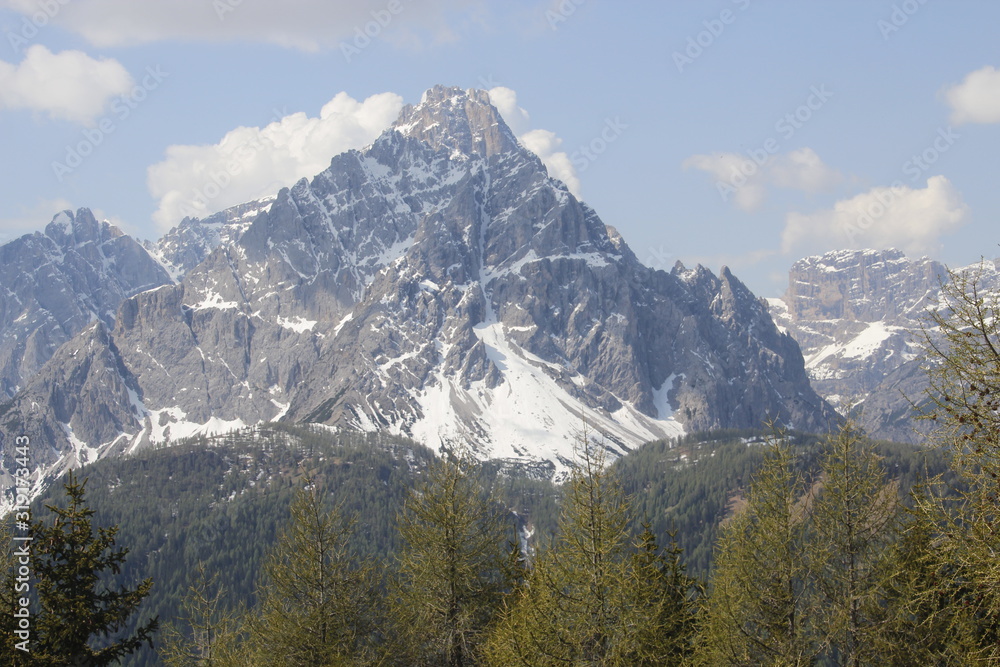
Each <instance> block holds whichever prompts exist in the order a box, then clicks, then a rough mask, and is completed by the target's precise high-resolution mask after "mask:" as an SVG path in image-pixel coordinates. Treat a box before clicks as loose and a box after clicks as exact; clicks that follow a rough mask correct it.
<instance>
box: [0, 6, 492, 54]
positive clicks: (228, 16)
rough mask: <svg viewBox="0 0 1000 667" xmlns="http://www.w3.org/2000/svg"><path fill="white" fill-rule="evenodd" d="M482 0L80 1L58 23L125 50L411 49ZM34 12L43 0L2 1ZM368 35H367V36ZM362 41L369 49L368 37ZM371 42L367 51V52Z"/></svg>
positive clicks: (439, 36)
mask: <svg viewBox="0 0 1000 667" xmlns="http://www.w3.org/2000/svg"><path fill="white" fill-rule="evenodd" d="M481 4H482V2H481V0H421V2H413V1H412V0H285V1H284V2H273V1H270V2H252V1H250V0H142V1H141V2H136V0H73V1H72V2H69V3H63V1H62V0H60V3H59V7H60V8H59V11H58V12H57V13H56V14H55V16H54V18H53V22H54V23H56V24H57V25H60V26H61V27H63V28H66V29H68V30H72V31H74V32H76V33H78V34H80V35H82V36H83V37H84V38H85V39H87V40H88V41H89V42H90V43H91V44H94V45H96V46H100V47H117V46H127V45H134V44H143V43H148V42H155V41H162V40H198V41H208V42H226V41H250V42H264V43H268V44H276V45H278V46H282V47H286V48H294V49H299V50H303V51H319V50H322V49H338V48H340V42H341V41H345V42H346V43H348V44H352V45H354V37H355V36H356V33H355V30H356V29H357V30H360V31H361V35H362V36H363V37H367V38H368V39H370V40H372V41H374V40H379V39H383V38H384V39H387V40H388V41H390V42H393V43H396V44H399V45H402V44H406V45H410V46H418V47H419V46H422V45H423V44H424V42H426V41H430V42H435V43H436V42H439V41H448V40H449V39H452V38H453V31H452V30H451V29H450V28H449V22H450V20H451V16H450V15H451V14H452V13H456V12H462V13H464V14H465V15H466V16H465V18H466V19H467V18H468V16H469V15H470V14H472V15H473V19H475V18H476V17H475V13H476V11H477V10H478V9H479V8H480V5H481ZM0 5H6V6H7V7H9V8H11V9H14V10H16V11H19V12H21V13H23V14H26V15H29V16H30V15H32V14H35V13H38V5H37V0H0ZM366 32H367V33H368V34H367V35H365V33H366ZM359 43H360V44H364V46H367V43H365V42H364V39H363V38H359ZM364 46H362V47H361V48H362V49H363V48H364Z"/></svg>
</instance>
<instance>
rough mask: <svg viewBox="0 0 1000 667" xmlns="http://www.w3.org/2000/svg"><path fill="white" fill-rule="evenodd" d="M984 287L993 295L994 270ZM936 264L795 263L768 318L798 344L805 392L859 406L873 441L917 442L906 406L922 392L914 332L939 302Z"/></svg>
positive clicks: (855, 255)
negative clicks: (807, 381) (808, 383)
mask: <svg viewBox="0 0 1000 667" xmlns="http://www.w3.org/2000/svg"><path fill="white" fill-rule="evenodd" d="M986 268H987V274H986V275H985V276H984V278H985V280H986V284H987V285H988V286H992V288H993V289H998V288H1000V276H998V274H997V273H996V267H995V264H987V266H986ZM945 277H946V270H945V268H944V266H943V265H941V264H939V263H938V262H935V261H933V260H931V259H928V258H926V257H924V258H921V259H916V260H912V259H908V258H907V257H906V256H905V255H904V254H903V253H902V252H900V251H898V250H882V251H876V250H844V251H836V252H830V253H827V254H825V255H822V256H817V257H807V258H805V259H802V260H800V261H798V262H796V263H795V264H794V265H793V266H792V268H791V271H790V272H789V288H788V292H787V293H786V294H785V297H784V298H783V299H773V300H771V308H772V314H773V315H774V317H775V320H776V321H777V322H778V324H779V325H781V326H782V327H784V328H786V329H787V330H788V331H789V332H790V333H791V334H792V336H793V337H794V338H795V339H796V340H797V341H798V342H799V344H800V345H801V347H802V352H803V354H804V356H805V360H806V368H807V370H808V372H809V375H810V378H811V379H812V383H813V386H814V387H815V388H816V391H817V392H819V394H820V395H822V396H824V397H825V398H826V399H827V400H829V401H830V402H831V403H832V404H834V405H838V406H842V405H844V404H845V403H846V402H850V401H853V402H855V403H860V404H861V407H862V408H863V417H862V420H863V423H864V425H865V426H866V427H867V428H868V430H869V431H870V432H871V433H872V434H873V435H875V436H877V437H882V438H887V439H893V440H900V441H917V440H919V439H920V437H921V429H920V428H919V425H918V424H917V423H916V422H914V420H913V419H912V417H913V410H912V406H911V404H910V401H913V402H915V403H918V404H919V403H921V402H922V401H923V392H924V390H925V388H926V383H925V382H924V376H923V371H922V369H921V364H922V362H923V360H924V349H923V335H922V334H921V325H924V324H927V318H926V312H927V308H928V307H930V306H932V305H934V304H935V303H936V300H937V298H938V296H939V292H940V285H941V280H942V279H943V278H945Z"/></svg>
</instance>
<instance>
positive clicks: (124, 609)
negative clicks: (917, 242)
mask: <svg viewBox="0 0 1000 667" xmlns="http://www.w3.org/2000/svg"><path fill="white" fill-rule="evenodd" d="M85 486H86V480H84V481H83V482H80V481H78V480H77V478H76V476H75V475H74V474H73V473H72V472H71V473H70V474H69V475H68V476H67V479H66V482H65V484H64V488H65V491H66V496H67V498H68V502H67V505H66V506H65V507H62V506H57V505H46V508H47V509H48V510H49V512H50V513H51V514H52V518H51V520H49V521H39V522H36V523H35V524H34V525H33V526H32V533H33V537H34V541H33V543H32V557H33V558H32V560H33V568H34V575H35V582H34V585H35V591H36V592H37V606H36V607H35V613H34V614H33V618H32V620H33V625H34V628H33V632H34V637H33V639H32V642H31V645H30V648H31V651H30V653H29V654H28V655H27V656H25V655H23V654H21V655H18V654H17V653H14V654H13V655H12V654H10V653H6V657H5V661H6V662H7V664H24V665H63V664H70V665H81V666H84V665H95V666H101V665H111V664H116V663H118V662H119V661H120V659H121V658H122V657H124V656H127V655H129V654H131V653H133V652H135V651H136V650H137V649H138V648H139V647H140V646H142V645H143V644H147V645H151V644H152V637H153V635H154V633H155V632H156V630H157V627H158V621H157V619H155V618H153V619H149V620H147V621H145V622H144V623H142V624H141V625H139V626H138V627H134V628H131V629H130V628H129V625H128V621H129V619H130V618H131V617H132V616H133V615H134V614H135V613H136V611H137V609H138V608H139V605H140V603H141V602H142V600H143V598H145V597H146V596H147V595H148V594H149V591H150V589H151V588H152V585H153V584H152V580H151V579H145V580H144V581H142V582H140V583H139V584H138V585H137V586H136V587H135V588H128V587H117V586H115V585H113V584H112V585H109V584H108V583H107V581H106V578H107V577H109V576H114V575H119V574H121V572H122V569H123V566H124V563H125V561H126V558H127V556H128V553H129V552H128V549H125V548H116V547H115V543H116V542H115V538H116V535H117V532H118V529H117V528H116V527H111V528H103V527H98V528H97V530H96V533H95V530H94V527H93V516H94V513H95V512H94V510H93V509H92V508H90V507H89V506H88V505H87V503H86V500H85ZM4 649H5V650H6V649H7V647H6V646H5V647H4Z"/></svg>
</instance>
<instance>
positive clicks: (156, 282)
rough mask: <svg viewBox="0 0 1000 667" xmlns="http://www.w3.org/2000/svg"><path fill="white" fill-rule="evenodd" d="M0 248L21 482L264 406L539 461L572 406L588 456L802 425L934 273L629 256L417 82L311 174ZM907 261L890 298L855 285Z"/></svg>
mask: <svg viewBox="0 0 1000 667" xmlns="http://www.w3.org/2000/svg"><path fill="white" fill-rule="evenodd" d="M15 244H20V245H15ZM32 244H34V245H32ZM26 248H37V249H36V250H32V252H35V253H36V254H37V255H38V256H39V257H42V256H44V257H45V258H48V259H47V260H46V261H45V262H43V263H40V262H39V261H34V262H32V261H31V260H30V259H27V257H28V255H27V250H25V249H26ZM0 252H4V253H9V255H4V258H5V261H4V264H3V268H4V270H7V268H8V262H7V261H6V257H8V256H10V257H16V258H20V259H23V261H24V262H31V263H26V264H24V265H23V266H21V267H20V269H17V268H11V269H10V270H11V272H12V273H11V276H12V279H11V281H10V282H8V281H6V280H5V283H4V284H5V286H7V290H6V296H5V297H4V298H5V301H3V302H0V303H2V305H3V310H2V314H3V320H0V332H2V336H3V338H2V341H3V345H4V346H5V347H2V348H0V350H2V351H3V354H4V355H5V356H4V357H3V359H4V360H5V367H4V368H5V371H4V373H5V375H4V378H3V382H4V383H5V384H4V387H5V392H6V398H7V400H6V401H5V403H4V404H3V405H2V406H0V448H2V450H3V451H4V453H5V455H6V456H5V459H4V460H5V466H4V467H5V468H6V469H7V470H9V469H10V466H9V465H8V462H10V461H12V459H13V457H12V455H11V454H12V451H13V445H14V438H15V436H16V435H21V434H27V435H29V436H31V437H32V439H33V441H34V442H36V443H44V444H40V445H39V446H37V447H35V448H33V456H34V459H35V464H36V465H37V466H38V467H39V468H40V469H41V470H42V471H43V472H44V475H42V477H43V478H44V479H51V478H52V476H54V475H55V474H57V473H59V472H60V471H62V470H64V469H66V468H68V467H73V466H77V465H81V464H83V463H86V462H89V461H93V460H95V459H98V458H101V457H104V456H108V455H116V454H122V453H127V452H133V451H136V450H137V449H140V448H143V447H147V446H150V445H156V444H161V443H169V442H174V441H177V440H179V439H182V438H185V437H187V436H191V435H196V434H199V433H217V432H223V431H227V430H229V429H233V428H239V427H244V426H251V425H254V424H259V423H262V422H269V421H277V420H284V421H290V422H297V423H311V424H317V425H322V426H323V427H326V428H329V429H333V430H347V431H384V432H387V433H390V434H394V435H404V436H409V437H411V438H413V439H415V440H417V441H419V442H421V443H423V444H426V445H428V446H429V447H431V448H432V449H434V450H438V451H440V450H441V449H442V448H466V449H468V450H469V451H470V452H471V453H472V454H474V455H475V456H477V457H479V458H482V459H487V458H488V459H501V460H502V461H504V462H506V463H509V464H514V465H522V466H533V467H535V468H536V469H539V470H542V471H543V472H544V474H545V475H547V476H549V477H552V478H554V479H556V480H558V479H560V478H562V476H564V475H565V473H566V471H567V470H568V468H569V466H571V465H572V461H573V457H574V448H575V446H576V443H577V442H578V437H579V433H580V431H581V430H582V429H583V428H584V427H585V426H586V428H588V429H589V430H590V431H592V432H593V433H595V434H601V436H602V442H603V444H604V445H605V447H606V448H607V449H608V451H609V452H610V453H611V455H612V457H617V456H620V455H623V454H625V453H627V452H629V451H630V450H632V449H633V448H635V447H637V446H638V445H640V444H641V443H643V442H646V441H650V440H656V439H661V438H664V437H668V436H677V435H680V434H682V433H685V432H695V431H703V430H712V429H720V428H741V427H753V428H755V427H759V426H760V425H761V424H762V423H763V422H764V421H767V420H770V419H774V420H776V421H778V422H779V423H782V424H785V425H787V426H790V427H793V428H797V429H801V430H806V431H814V432H819V431H824V430H826V429H828V428H830V427H831V426H832V425H833V424H834V423H836V421H837V420H838V419H839V417H838V415H837V414H836V412H835V410H834V408H833V407H832V406H831V404H830V403H828V402H827V401H826V400H824V398H822V397H821V396H826V397H827V398H829V399H830V400H831V401H832V402H833V403H834V404H836V403H837V401H838V400H840V398H841V397H845V396H859V395H860V394H861V392H859V391H858V388H857V387H856V386H854V385H852V384H851V383H856V384H857V386H858V387H864V388H866V391H867V393H865V396H868V398H867V399H866V400H867V403H868V405H872V406H874V405H875V404H876V402H877V401H876V399H875V398H874V397H875V396H876V395H882V394H883V393H884V392H883V389H885V388H886V387H888V386H889V385H887V384H884V383H887V382H891V380H889V379H888V378H889V377H890V376H891V375H892V374H893V373H896V372H899V373H905V372H907V371H906V370H905V369H906V368H909V366H907V364H915V363H916V362H917V360H918V357H919V351H918V350H917V349H916V348H912V347H907V346H908V345H910V343H909V342H907V341H905V340H904V339H905V336H904V331H903V330H904V329H908V328H912V326H913V322H915V321H916V313H917V312H918V310H919V309H920V308H921V307H922V303H923V302H924V301H923V299H925V298H926V297H927V292H928V289H929V288H927V284H928V281H931V280H932V279H934V280H936V278H937V276H939V275H940V272H941V267H940V265H937V264H936V263H933V262H930V260H920V261H917V262H912V261H910V260H906V259H905V257H902V256H901V254H899V253H895V254H893V253H892V252H862V253H840V254H836V253H835V254H832V255H829V256H824V257H822V258H809V259H806V260H802V262H799V263H797V264H796V265H795V267H793V269H792V276H793V282H792V287H790V289H789V292H788V293H787V294H786V296H785V298H784V299H783V300H771V301H770V302H768V301H766V300H763V299H760V298H757V297H756V296H755V295H754V294H752V293H751V291H750V290H749V289H748V288H747V287H746V286H745V285H744V284H743V283H742V282H740V281H739V279H738V278H736V277H735V276H734V275H733V274H732V272H731V271H729V269H727V268H725V267H723V268H722V269H721V271H720V272H719V273H718V274H717V275H716V274H715V273H713V272H712V271H709V270H708V269H706V268H704V267H702V266H697V267H695V268H691V269H689V268H687V267H685V266H683V265H682V264H680V263H678V264H677V265H676V266H675V267H674V268H673V270H671V271H669V272H666V271H662V270H655V269H650V268H648V267H646V266H644V265H643V264H642V263H641V262H639V261H638V259H637V258H636V256H635V254H634V253H633V252H632V250H631V249H630V248H629V246H628V244H627V243H626V242H625V240H624V239H623V238H622V237H621V236H620V235H619V234H618V233H617V232H616V230H615V229H614V228H612V227H610V226H608V225H606V224H605V223H604V222H603V221H602V220H601V219H600V217H599V216H598V214H597V213H596V212H595V211H594V210H593V209H591V208H590V207H589V206H587V205H586V204H585V203H584V202H582V201H580V200H578V199H577V198H576V197H575V196H574V195H572V194H571V193H570V192H569V191H568V189H567V188H566V186H565V185H564V184H563V183H562V182H560V181H558V180H556V179H553V178H551V177H550V176H549V175H548V173H547V172H546V169H545V167H544V165H543V164H542V163H541V161H540V160H539V158H538V157H537V156H536V155H534V154H533V153H531V152H530V151H528V150H526V149H525V148H524V147H523V146H521V145H520V144H519V143H518V141H517V139H516V138H515V136H514V134H513V133H512V132H511V130H510V129H509V128H508V127H507V125H506V123H505V122H504V120H503V118H502V117H501V116H500V114H499V112H498V111H497V110H496V108H495V107H493V106H492V104H491V103H490V100H489V96H488V94H487V93H486V92H484V91H478V90H462V89H459V88H447V87H442V86H437V87H435V88H432V89H430V90H428V91H427V92H426V93H425V94H424V96H423V98H422V99H421V101H420V102H419V103H418V104H416V105H410V106H406V107H404V108H403V109H402V111H401V112H400V115H399V118H398V119H397V121H396V122H395V123H394V124H393V125H392V126H391V127H390V128H389V129H388V130H386V131H385V132H384V133H383V134H382V135H381V136H380V137H379V138H378V139H376V140H375V141H374V142H373V143H372V144H371V145H370V146H367V147H365V148H364V149H362V150H353V151H348V152H345V153H342V154H340V155H337V156H334V157H333V158H332V160H331V162H330V166H329V167H328V168H327V169H325V170H324V171H322V172H321V173H319V174H317V175H316V176H315V177H313V178H312V179H303V180H301V181H299V182H298V183H296V184H294V185H293V186H292V187H290V188H285V189H282V190H281V191H280V192H278V193H276V194H275V195H273V196H271V197H267V198H264V199H261V200H258V201H253V202H248V203H246V204H243V205H240V206H237V207H233V208H231V209H228V210H226V211H222V212H220V213H217V214H215V215H212V216H210V217H207V218H205V219H192V218H187V219H185V220H183V221H182V222H181V223H180V224H179V225H178V226H177V227H176V228H174V229H173V230H171V231H170V232H168V233H167V234H166V235H165V236H164V237H163V238H162V239H160V240H159V241H158V242H156V243H146V244H145V245H143V244H139V243H137V242H135V241H133V240H132V239H130V238H129V237H127V236H126V235H124V234H122V233H121V232H120V231H118V230H116V229H114V228H113V227H112V226H111V225H109V224H108V223H100V224H98V223H96V221H95V220H94V218H93V216H92V215H91V213H90V212H89V211H88V210H86V209H80V210H79V211H77V212H76V213H75V214H73V213H71V212H65V213H61V214H59V215H58V216H56V219H55V220H54V221H53V223H52V224H50V225H49V227H48V228H47V229H46V233H45V234H35V235H32V236H27V237H22V238H21V239H18V240H16V241H14V242H12V243H10V244H7V245H6V246H3V247H2V248H0ZM78 257H79V259H78ZM57 259H58V261H56V260H57ZM9 265H10V266H11V267H14V261H12V262H11V263H10V264H9ZM32 267H35V268H34V269H33V268H32ZM37 267H52V268H46V269H42V268H37ZM904 274H905V276H907V280H908V281H909V282H907V283H906V285H907V286H908V288H909V291H908V292H907V294H908V297H907V299H909V301H907V302H906V303H904V302H903V300H900V299H899V298H893V299H889V300H888V301H886V302H885V303H882V304H880V303H879V302H877V301H878V299H877V298H875V297H873V296H872V295H874V294H876V293H878V294H882V293H886V294H887V293H888V290H889V289H890V288H894V287H895V288H898V285H899V281H900V280H901V276H903V275H904ZM50 277H52V278H53V279H52V280H50ZM15 278H18V279H20V280H22V282H21V283H19V282H17V281H16V280H15ZM921 289H923V290H924V291H923V292H921ZM880 290H881V292H880ZM56 293H58V294H60V295H62V296H61V297H60V298H61V300H56V301H53V300H52V298H51V295H52V294H56ZM897 297H898V294H897ZM878 298H882V297H878ZM866 299H867V300H868V301H866ZM910 302H912V303H910ZM52 304H57V305H52ZM65 304H72V307H69V306H68V305H65ZM887 304H888V305H887ZM907 304H909V305H907ZM57 306H58V307H57ZM890 306H891V307H890ZM886 308H888V309H886ZM32 313H34V315H33V314H32ZM772 315H773V318H772ZM775 320H776V321H777V324H776V323H775ZM879 327H881V329H880V328H879ZM876 330H877V331H876ZM883 330H884V331H886V332H890V333H891V334H892V335H896V334H899V336H901V337H900V338H899V339H898V340H897V339H894V338H892V336H882V337H881V338H880V337H879V336H881V335H882V334H881V333H880V332H881V331H883ZM876 339H877V340H876ZM32 340H34V341H40V342H44V343H45V345H42V344H40V343H38V342H35V343H29V341H32ZM851 341H854V342H853V343H852V342H851ZM873 341H874V342H873ZM800 345H801V349H800ZM852 346H853V347H852ZM866 346H867V347H866ZM862 348H863V349H864V350H869V348H871V350H874V351H877V353H876V352H872V353H870V354H860V353H857V350H860V349H862ZM8 350H10V351H9V352H8ZM39 350H41V351H39ZM803 351H804V352H805V356H803ZM8 360H14V361H9V362H8ZM879 363H881V364H882V365H881V366H879V365H878V364H879ZM10 369H13V370H10ZM880 375H881V376H882V377H883V379H882V380H879V377H880ZM8 376H9V379H8ZM880 383H882V384H880ZM817 391H818V392H819V393H817ZM894 409H895V408H892V409H890V407H886V408H885V409H884V412H885V417H884V421H885V422H886V424H889V423H890V422H893V419H895V417H896V416H898V415H896V413H894V412H893V410H894ZM901 418H902V417H901ZM4 474H6V473H4ZM8 481H9V480H8ZM42 486H44V481H41V482H40V483H39V488H41V487H42ZM6 488H10V485H9V484H8V485H6Z"/></svg>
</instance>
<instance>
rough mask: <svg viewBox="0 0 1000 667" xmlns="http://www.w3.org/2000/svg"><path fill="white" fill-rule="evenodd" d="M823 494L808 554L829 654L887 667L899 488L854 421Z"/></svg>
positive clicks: (816, 613) (832, 452)
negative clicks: (883, 651)
mask: <svg viewBox="0 0 1000 667" xmlns="http://www.w3.org/2000/svg"><path fill="white" fill-rule="evenodd" d="M820 470H821V478H820V481H821V484H820V490H819V492H818V494H817V496H816V498H815V501H814V502H813V504H812V508H811V511H810V517H809V518H810V535H809V543H808V549H807V558H808V565H809V569H810V573H809V574H810V579H811V581H812V582H813V587H814V589H815V592H816V600H815V603H814V604H813V606H812V608H811V616H812V620H813V623H814V624H815V625H816V626H817V627H818V628H820V629H821V636H822V637H823V643H824V645H825V647H826V652H827V653H830V654H832V655H833V656H835V657H836V659H837V660H838V663H839V664H842V665H847V666H850V667H855V666H859V665H862V664H873V663H877V662H881V661H882V658H883V656H881V655H879V654H878V651H877V649H878V647H879V645H880V641H879V639H880V637H881V634H882V632H883V631H884V630H885V627H886V625H887V624H888V623H889V622H890V618H889V615H888V609H887V607H886V604H885V603H886V596H887V587H888V586H889V585H890V579H891V577H892V576H893V575H894V572H893V571H892V567H891V566H892V561H891V560H890V559H889V558H888V555H889V553H890V550H891V548H892V546H893V544H894V542H895V541H896V539H897V538H898V535H899V530H898V528H899V521H900V518H901V504H900V501H899V489H898V485H897V484H895V483H893V482H889V481H888V480H887V477H886V473H885V471H884V470H883V469H882V466H881V464H880V459H879V457H878V456H877V455H876V454H875V452H874V450H873V448H872V444H871V442H870V441H869V440H868V439H867V438H866V437H864V436H863V435H862V434H861V433H860V431H858V429H857V427H856V426H855V425H854V424H853V423H852V422H851V421H848V422H846V423H845V424H844V425H842V426H841V427H840V429H839V431H837V432H836V433H835V434H832V435H830V436H829V437H828V438H827V451H826V453H825V455H824V457H823V459H822V461H821V464H820Z"/></svg>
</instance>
